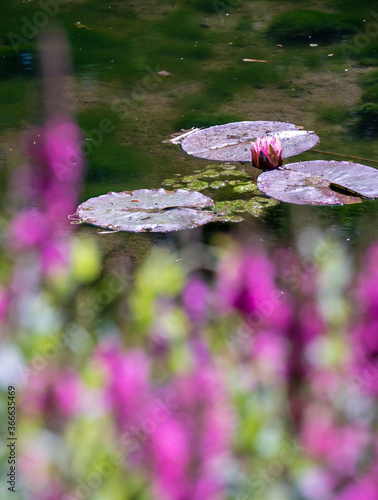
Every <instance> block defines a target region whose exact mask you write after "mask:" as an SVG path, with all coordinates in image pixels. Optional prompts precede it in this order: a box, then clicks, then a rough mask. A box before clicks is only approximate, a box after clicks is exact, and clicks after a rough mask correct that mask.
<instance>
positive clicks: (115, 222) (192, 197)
mask: <svg viewBox="0 0 378 500" xmlns="http://www.w3.org/2000/svg"><path fill="white" fill-rule="evenodd" d="M213 206H214V203H213V201H212V199H211V198H209V197H208V196H205V195H203V194H201V193H197V192H195V191H185V190H182V189H178V190H177V191H166V190H165V189H140V190H137V191H124V192H121V193H114V192H110V193H108V194H104V195H101V196H98V197H96V198H90V199H89V200H87V201H85V202H84V203H82V204H81V205H79V207H78V208H77V211H76V213H75V216H76V217H77V218H78V219H77V221H78V222H87V223H88V224H92V225H94V226H98V227H102V228H107V229H111V230H113V231H132V232H137V233H139V232H146V231H150V232H154V233H166V232H168V231H178V230H180V229H191V228H194V227H198V226H201V225H203V224H206V223H208V222H210V221H211V220H212V219H213V218H214V216H215V215H214V213H212V212H208V211H204V210H202V209H203V208H207V207H213Z"/></svg>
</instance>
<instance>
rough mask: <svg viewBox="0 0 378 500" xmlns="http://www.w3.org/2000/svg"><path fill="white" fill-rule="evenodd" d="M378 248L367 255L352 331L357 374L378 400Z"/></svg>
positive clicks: (372, 248) (364, 387)
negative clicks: (356, 315) (356, 314)
mask: <svg viewBox="0 0 378 500" xmlns="http://www.w3.org/2000/svg"><path fill="white" fill-rule="evenodd" d="M377 259H378V245H373V246H372V247H371V248H370V249H369V250H368V251H367V253H366V257H365V260H364V261H365V265H364V268H363V270H362V271H361V273H360V276H359V282H358V288H357V293H356V296H357V311H358V317H357V322H356V325H355V327H354V329H353V331H352V341H353V344H354V348H353V354H354V365H355V374H354V375H357V377H358V378H359V379H360V382H361V387H363V390H364V391H366V392H367V393H370V394H374V395H375V396H378V335H377V332H378V269H377Z"/></svg>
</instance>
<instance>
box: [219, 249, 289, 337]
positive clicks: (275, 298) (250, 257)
mask: <svg viewBox="0 0 378 500" xmlns="http://www.w3.org/2000/svg"><path fill="white" fill-rule="evenodd" d="M214 298H215V304H214V305H215V307H216V308H217V310H218V311H219V313H221V314H223V313H229V312H231V311H232V310H233V309H234V310H235V309H236V310H239V311H241V312H242V313H243V314H244V315H245V318H246V319H247V323H248V324H249V325H250V326H251V327H252V328H253V329H254V330H257V329H258V328H262V327H264V326H265V327H266V326H267V325H268V326H271V327H279V328H280V330H281V331H283V329H284V328H285V326H286V325H288V321H289V319H290V307H289V305H288V303H287V301H286V300H285V295H284V292H283V291H281V290H279V289H278V288H277V286H276V284H275V269H274V265H273V262H272V261H271V260H270V259H269V258H268V256H267V255H264V253H263V252H262V251H259V250H257V249H254V250H250V249H244V250H242V251H239V249H238V250H237V251H234V252H232V253H231V252H229V253H227V254H226V255H225V256H224V257H223V258H222V259H220V261H219V264H218V272H217V285H216V293H215V297H214Z"/></svg>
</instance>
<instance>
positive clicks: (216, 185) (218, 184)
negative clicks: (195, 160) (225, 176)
mask: <svg viewBox="0 0 378 500" xmlns="http://www.w3.org/2000/svg"><path fill="white" fill-rule="evenodd" d="M225 186H226V183H225V182H224V181H214V182H212V183H211V184H210V187H211V189H219V188H221V187H225Z"/></svg>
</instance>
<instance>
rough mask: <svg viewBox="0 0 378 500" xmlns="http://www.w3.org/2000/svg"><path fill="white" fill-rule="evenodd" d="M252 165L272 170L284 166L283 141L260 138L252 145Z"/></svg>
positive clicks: (273, 138) (274, 138) (265, 137)
mask: <svg viewBox="0 0 378 500" xmlns="http://www.w3.org/2000/svg"><path fill="white" fill-rule="evenodd" d="M252 165H253V166H254V167H256V168H260V169H261V170H271V169H273V168H277V167H280V166H281V165H283V156H282V145H281V141H280V140H279V139H278V138H276V137H274V136H273V137H267V136H264V137H262V138H260V137H258V138H257V139H256V140H255V141H254V142H253V143H252Z"/></svg>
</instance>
